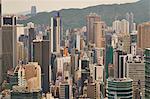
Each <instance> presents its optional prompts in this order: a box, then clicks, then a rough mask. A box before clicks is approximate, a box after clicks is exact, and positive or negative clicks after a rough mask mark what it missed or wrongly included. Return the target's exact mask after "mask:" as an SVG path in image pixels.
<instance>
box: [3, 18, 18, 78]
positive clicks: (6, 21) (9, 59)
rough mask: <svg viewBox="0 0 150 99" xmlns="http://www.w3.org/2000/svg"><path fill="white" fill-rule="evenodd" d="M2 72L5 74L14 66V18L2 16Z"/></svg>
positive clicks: (15, 39)
mask: <svg viewBox="0 0 150 99" xmlns="http://www.w3.org/2000/svg"><path fill="white" fill-rule="evenodd" d="M1 36H2V70H3V72H2V73H3V77H4V78H5V77H6V72H7V70H9V69H12V68H13V67H15V66H16V64H17V60H16V44H17V38H16V17H15V16H4V17H3V20H2V35H1Z"/></svg>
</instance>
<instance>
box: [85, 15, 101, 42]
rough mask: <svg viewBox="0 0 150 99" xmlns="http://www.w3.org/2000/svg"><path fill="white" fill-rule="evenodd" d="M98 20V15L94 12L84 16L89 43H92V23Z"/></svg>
mask: <svg viewBox="0 0 150 99" xmlns="http://www.w3.org/2000/svg"><path fill="white" fill-rule="evenodd" d="M95 22H100V16H98V15H97V14H96V13H90V14H89V15H88V16H87V17H86V25H87V41H88V42H90V43H94V23H95Z"/></svg>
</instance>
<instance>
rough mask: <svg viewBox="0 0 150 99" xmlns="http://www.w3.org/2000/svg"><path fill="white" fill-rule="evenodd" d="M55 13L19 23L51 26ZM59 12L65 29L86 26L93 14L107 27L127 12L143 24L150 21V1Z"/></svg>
mask: <svg viewBox="0 0 150 99" xmlns="http://www.w3.org/2000/svg"><path fill="white" fill-rule="evenodd" d="M55 12H56V10H55V11H52V12H40V13H38V14H37V15H36V16H34V17H31V18H29V19H27V20H24V21H19V23H22V24H26V23H28V22H34V23H36V24H50V17H52V16H53V15H54V14H55ZM59 12H60V15H61V17H62V23H63V26H64V29H68V28H76V27H81V26H85V25H86V19H85V17H86V15H88V14H89V13H91V12H93V13H97V14H98V15H100V16H101V18H102V20H103V21H105V22H106V23H107V25H111V23H112V21H114V20H115V18H116V17H117V18H118V19H122V18H125V15H126V13H127V12H133V14H134V15H135V22H136V23H142V22H145V21H149V20H150V13H149V12H150V0H140V1H138V2H134V3H126V4H111V5H110V4H102V5H96V6H90V7H86V8H81V9H80V8H70V9H61V10H59ZM47 20H49V21H47Z"/></svg>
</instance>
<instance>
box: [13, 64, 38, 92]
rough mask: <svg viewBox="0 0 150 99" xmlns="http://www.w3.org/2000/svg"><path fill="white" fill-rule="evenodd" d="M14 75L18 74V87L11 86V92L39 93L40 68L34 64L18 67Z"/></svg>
mask: <svg viewBox="0 0 150 99" xmlns="http://www.w3.org/2000/svg"><path fill="white" fill-rule="evenodd" d="M14 73H18V79H19V80H18V86H13V90H14V91H15V90H18V91H20V92H22V91H23V90H24V91H27V92H39V91H41V67H40V65H38V63H36V62H31V63H28V64H27V65H18V66H17V67H16V68H15V71H14Z"/></svg>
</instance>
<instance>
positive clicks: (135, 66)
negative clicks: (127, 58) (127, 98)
mask: <svg viewBox="0 0 150 99" xmlns="http://www.w3.org/2000/svg"><path fill="white" fill-rule="evenodd" d="M126 64H127V70H126V71H127V73H126V74H127V76H126V77H127V78H131V79H132V80H133V99H137V98H136V96H137V95H139V96H142V99H145V98H144V97H145V64H144V62H143V61H140V60H139V61H131V62H127V63H126ZM136 90H138V91H139V93H138V94H137V93H136Z"/></svg>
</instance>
